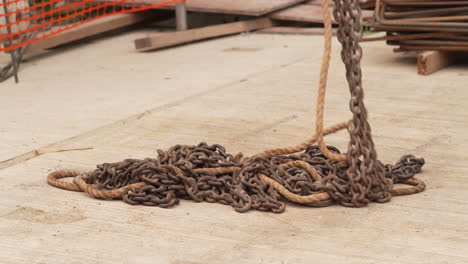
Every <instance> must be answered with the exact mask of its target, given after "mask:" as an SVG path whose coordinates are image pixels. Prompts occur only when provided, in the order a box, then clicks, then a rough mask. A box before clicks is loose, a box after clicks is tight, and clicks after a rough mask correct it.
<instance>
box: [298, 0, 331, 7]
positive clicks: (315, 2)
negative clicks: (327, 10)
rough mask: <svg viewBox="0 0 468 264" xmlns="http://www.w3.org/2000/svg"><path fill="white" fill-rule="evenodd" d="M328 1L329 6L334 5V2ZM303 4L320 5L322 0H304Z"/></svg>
mask: <svg viewBox="0 0 468 264" xmlns="http://www.w3.org/2000/svg"><path fill="white" fill-rule="evenodd" d="M329 1H330V6H335V3H334V2H333V1H331V0H329ZM304 4H305V5H314V6H320V5H321V4H322V1H321V0H310V1H306V2H304Z"/></svg>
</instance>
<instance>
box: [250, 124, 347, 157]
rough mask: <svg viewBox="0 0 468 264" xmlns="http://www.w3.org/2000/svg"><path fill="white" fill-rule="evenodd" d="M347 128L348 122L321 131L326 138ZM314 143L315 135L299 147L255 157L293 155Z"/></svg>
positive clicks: (267, 151) (262, 153)
mask: <svg viewBox="0 0 468 264" xmlns="http://www.w3.org/2000/svg"><path fill="white" fill-rule="evenodd" d="M347 127H348V122H342V123H338V124H335V125H333V126H331V127H328V128H325V129H324V130H323V135H324V136H326V135H329V134H334V133H336V132H338V131H340V130H343V129H345V128H347ZM316 141H317V135H314V136H313V137H311V138H310V139H308V140H306V141H304V142H303V143H301V144H299V145H295V146H291V147H285V148H276V149H269V150H265V151H263V152H261V153H259V154H257V155H256V156H261V157H265V158H271V157H273V156H277V155H286V154H293V153H296V152H299V151H303V150H304V149H306V148H307V147H309V146H311V145H312V144H314V143H315V142H316Z"/></svg>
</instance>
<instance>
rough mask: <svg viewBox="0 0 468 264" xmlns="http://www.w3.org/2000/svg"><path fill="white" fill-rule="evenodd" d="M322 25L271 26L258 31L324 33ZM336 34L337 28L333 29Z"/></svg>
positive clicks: (285, 33)
mask: <svg viewBox="0 0 468 264" xmlns="http://www.w3.org/2000/svg"><path fill="white" fill-rule="evenodd" d="M323 31H324V30H323V28H321V27H271V28H265V29H262V30H259V31H257V33H263V34H283V35H323ZM333 34H334V35H335V34H336V29H333Z"/></svg>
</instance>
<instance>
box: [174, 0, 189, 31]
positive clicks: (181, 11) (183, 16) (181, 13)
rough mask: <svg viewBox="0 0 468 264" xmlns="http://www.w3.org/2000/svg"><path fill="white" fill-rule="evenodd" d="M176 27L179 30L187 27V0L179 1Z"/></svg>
mask: <svg viewBox="0 0 468 264" xmlns="http://www.w3.org/2000/svg"><path fill="white" fill-rule="evenodd" d="M176 28H177V30H178V31H182V30H186V29H187V9H186V8H185V2H178V3H177V4H176Z"/></svg>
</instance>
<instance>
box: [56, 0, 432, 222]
mask: <svg viewBox="0 0 468 264" xmlns="http://www.w3.org/2000/svg"><path fill="white" fill-rule="evenodd" d="M334 2H335V6H336V9H335V11H334V16H335V20H336V21H338V22H339V25H340V27H339V30H338V34H337V36H338V40H339V41H340V42H341V44H342V46H343V50H342V53H341V55H342V59H343V62H344V64H345V66H346V77H347V80H348V84H349V88H350V92H351V101H350V106H351V112H352V114H353V119H352V120H351V121H350V122H343V123H339V124H336V125H334V126H331V127H329V128H325V129H324V128H323V117H324V103H325V91H326V81H327V75H328V67H329V62H330V54H331V40H332V25H331V18H330V10H329V3H328V1H327V0H322V2H321V4H322V12H323V17H324V26H325V34H324V39H325V48H324V55H323V60H322V67H321V71H320V83H319V91H318V96H317V108H316V135H315V136H313V137H312V138H310V139H308V140H307V141H305V142H303V143H301V144H299V145H296V146H291V147H286V148H278V149H271V150H266V151H264V152H262V153H259V154H257V155H254V156H252V157H243V155H242V154H241V153H239V154H237V155H232V154H229V153H227V152H226V149H225V148H224V147H222V146H220V145H216V144H215V145H208V144H206V143H200V144H199V145H196V146H186V145H176V146H174V147H172V148H170V149H168V150H167V151H163V150H158V156H157V157H156V158H148V159H144V160H138V159H127V160H124V161H121V162H116V163H104V164H101V165H98V166H97V169H95V170H94V171H92V172H84V171H79V170H59V171H56V172H54V173H51V174H50V175H49V176H48V177H47V181H48V183H49V184H50V185H52V186H55V187H58V188H62V189H66V190H70V191H82V192H85V193H87V194H88V195H90V196H91V197H94V198H99V199H122V200H123V201H125V202H126V203H129V204H132V205H138V204H141V205H147V206H159V207H163V208H167V207H172V206H174V205H176V204H178V203H179V201H180V199H190V200H194V201H196V202H202V201H205V202H217V203H221V204H225V205H231V206H232V207H233V208H234V209H235V210H236V211H238V212H247V211H249V210H260V211H271V212H275V213H281V212H283V211H284V210H285V207H286V204H285V201H290V202H294V203H299V204H303V205H308V206H314V207H319V206H328V205H331V204H333V203H336V202H337V203H340V204H341V205H343V206H351V207H361V206H364V205H366V204H368V203H369V202H373V201H375V202H388V201H389V200H390V199H391V197H392V196H398V195H409V194H414V193H418V192H421V191H423V190H424V189H425V184H424V182H422V181H421V180H418V179H416V178H414V175H415V174H416V173H419V172H420V171H421V168H422V166H423V165H424V159H420V158H416V157H414V156H412V155H405V156H403V157H402V158H401V159H400V160H399V161H398V162H397V163H396V165H383V164H382V163H381V162H380V161H378V160H377V154H376V151H375V147H374V143H373V141H372V136H371V131H370V125H369V123H368V121H367V110H366V107H365V105H364V103H363V90H362V81H361V70H360V60H361V54H362V51H361V48H360V46H359V39H360V34H361V29H362V26H361V24H360V9H359V3H358V1H357V0H334ZM344 128H347V129H348V132H349V135H350V143H349V147H348V152H347V153H346V154H342V153H340V151H339V150H338V149H336V148H335V147H331V146H327V145H326V144H325V142H324V136H326V135H329V134H332V133H336V132H338V131H340V130H342V129H344ZM314 143H317V145H314ZM67 177H72V178H73V182H67V181H64V180H62V179H63V178H67ZM397 183H400V184H406V185H409V186H410V187H404V188H399V189H397V188H395V187H394V184H397Z"/></svg>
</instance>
